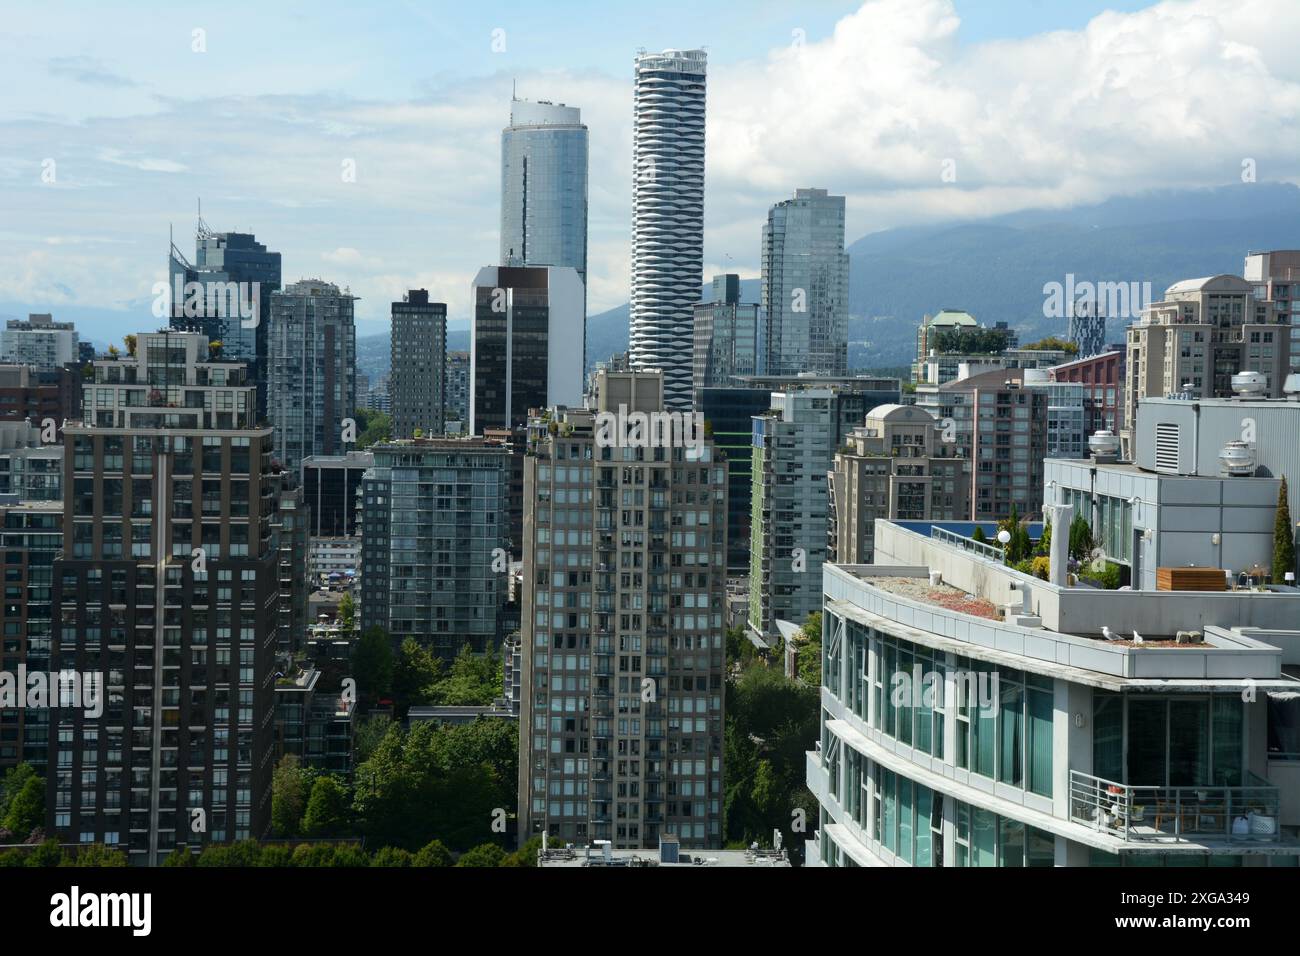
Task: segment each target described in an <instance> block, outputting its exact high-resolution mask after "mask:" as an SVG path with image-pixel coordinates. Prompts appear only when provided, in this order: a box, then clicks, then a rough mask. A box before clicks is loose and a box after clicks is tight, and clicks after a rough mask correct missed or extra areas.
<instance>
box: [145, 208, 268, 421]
mask: <svg viewBox="0 0 1300 956" xmlns="http://www.w3.org/2000/svg"><path fill="white" fill-rule="evenodd" d="M167 266H168V278H169V280H170V282H171V288H170V289H169V290H168V292H169V297H170V300H171V327H172V328H173V329H178V330H189V331H194V332H202V333H203V334H204V335H206V336H207V337H208V340H209V341H211V342H220V343H221V357H222V358H223V359H225V360H226V361H234V362H243V363H244V364H245V365H246V366H248V377H249V381H250V382H253V383H254V384H256V385H257V409H258V415H259V416H260V418H262V419H264V418H265V417H266V411H267V405H266V394H267V393H266V386H267V375H266V362H267V353H268V348H269V346H268V340H267V331H268V319H269V317H270V306H271V293H273V292H275V291H276V290H277V289H279V288H280V253H278V252H271V251H270V250H269V249H267V247H266V245H265V244H264V243H260V242H258V241H257V237H256V236H254V235H253V234H251V233H243V232H213V231H212V230H211V229H210V228H209V227H208V224H207V223H206V222H204V221H203V219H202V217H200V218H199V221H198V225H197V227H196V229H195V235H194V262H193V263H191V262H190V261H189V260H188V259H187V258H186V257H185V254H184V253H182V252H181V251H180V250H179V249H178V248H177V247H176V244H175V243H172V244H171V249H170V254H169V256H168V262H167Z"/></svg>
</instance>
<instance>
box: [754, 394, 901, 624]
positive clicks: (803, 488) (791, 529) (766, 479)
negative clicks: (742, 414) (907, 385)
mask: <svg viewBox="0 0 1300 956" xmlns="http://www.w3.org/2000/svg"><path fill="white" fill-rule="evenodd" d="M743 381H744V382H745V384H747V385H750V386H751V387H752V386H755V385H760V384H761V385H765V386H767V387H770V388H771V389H772V392H773V393H772V398H771V403H770V407H769V410H765V411H764V412H762V413H761V414H756V415H755V416H754V419H753V434H752V439H751V442H752V449H751V469H752V471H751V474H752V478H753V480H752V482H751V485H750V495H749V497H750V522H749V624H750V629H751V633H752V634H754V635H756V636H760V637H762V638H763V639H764V640H767V641H769V642H770V641H771V640H772V639H774V638H775V637H776V635H777V634H778V632H779V627H778V624H777V622H778V621H789V622H791V623H792V624H796V625H802V624H803V623H804V621H805V620H806V619H807V617H808V615H809V614H811V613H813V612H814V611H816V610H817V600H818V599H817V587H818V585H817V580H818V576H819V575H820V574H821V570H820V569H821V564H822V561H824V560H825V559H826V544H827V534H828V524H829V521H830V512H831V502H830V499H829V498H828V490H827V487H828V486H827V478H828V474H829V472H830V471H831V468H832V466H833V463H834V455H835V451H836V449H837V448H839V447H840V446H841V445H843V443H844V441H845V437H846V436H847V435H848V434H849V433H850V432H851V431H852V430H853V429H854V428H857V427H859V426H860V425H861V424H862V422H863V420H864V419H865V417H866V415H867V413H868V412H869V411H870V410H871V409H873V408H876V407H877V406H880V405H888V404H895V403H897V402H898V400H899V383H898V380H897V379H880V378H867V377H844V378H832V377H818V376H792V377H790V378H787V379H784V380H783V379H781V378H779V377H772V376H756V377H754V378H749V379H744V380H743Z"/></svg>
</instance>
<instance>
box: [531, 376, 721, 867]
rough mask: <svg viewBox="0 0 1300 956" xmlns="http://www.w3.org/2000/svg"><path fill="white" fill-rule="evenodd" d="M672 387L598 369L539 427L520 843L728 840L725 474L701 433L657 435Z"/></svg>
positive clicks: (697, 844)
mask: <svg viewBox="0 0 1300 956" xmlns="http://www.w3.org/2000/svg"><path fill="white" fill-rule="evenodd" d="M662 382H663V380H662V377H661V376H660V375H659V374H657V373H645V372H612V371H607V370H602V371H600V372H598V373H597V375H596V381H595V394H594V399H593V405H592V406H591V407H590V408H584V409H576V408H554V409H550V410H549V411H548V412H546V413H545V414H544V415H541V416H539V417H538V418H536V419H534V420H533V422H531V423H530V426H529V451H530V453H529V455H528V456H527V458H526V459H525V461H524V486H525V495H524V500H525V502H526V514H525V519H524V569H525V575H526V576H527V581H526V583H525V587H524V596H523V601H524V605H523V611H522V635H521V643H522V656H523V659H522V668H523V679H522V680H521V682H520V684H521V688H520V692H521V696H522V699H521V701H520V709H519V720H520V727H519V821H520V836H521V838H527V836H529V835H531V834H535V833H546V834H548V835H549V838H550V839H552V840H555V841H566V842H578V843H586V842H588V841H590V840H609V841H611V843H612V845H613V846H614V847H616V848H634V847H657V846H658V843H659V839H660V837H665V836H675V837H677V838H678V840H679V841H680V844H681V846H682V847H683V848H688V847H689V848H716V847H718V846H720V844H721V842H722V796H723V795H722V770H723V767H722V761H723V749H722V724H723V681H724V676H725V674H724V655H725V650H724V643H725V642H724V637H725V623H724V615H723V612H724V596H725V570H726V569H725V554H726V540H725V538H726V520H727V518H726V514H727V500H726V499H727V474H726V465H725V464H724V463H722V462H719V461H716V460H715V458H714V452H713V446H712V442H710V441H709V440H707V439H705V438H704V436H703V434H702V431H701V430H696V429H695V422H694V419H693V418H691V417H689V416H688V417H687V418H686V421H684V422H683V421H682V420H680V419H678V420H677V427H676V428H673V427H668V428H656V427H655V426H654V425H653V424H651V422H653V421H656V420H657V421H659V422H660V423H661V424H662V423H665V422H667V423H669V424H671V420H669V419H664V418H662V416H663V415H664V414H665V413H664V401H663V384H662ZM620 414H621V415H622V421H624V422H627V423H629V424H628V427H627V428H623V427H622V426H620V425H618V424H617V423H618V421H619V420H620V418H619V416H620ZM642 414H644V415H647V416H651V415H658V416H661V417H660V418H658V419H650V420H648V421H647V422H645V423H642V424H641V426H640V427H639V429H638V426H637V425H636V424H633V423H634V422H636V419H637V418H638V417H639V416H640V415H642ZM651 434H657V435H659V436H660V437H663V438H665V440H663V441H658V440H656V441H655V442H654V444H652V445H649V447H647V444H648V443H647V442H646V441H644V440H643V439H645V438H646V437H648V435H651ZM672 436H676V437H672Z"/></svg>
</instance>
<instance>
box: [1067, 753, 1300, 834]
mask: <svg viewBox="0 0 1300 956" xmlns="http://www.w3.org/2000/svg"><path fill="white" fill-rule="evenodd" d="M1247 780H1248V784H1247V785H1246V786H1242V787H1210V786H1203V787H1198V786H1191V787H1162V786H1128V785H1126V784H1122V783H1116V782H1114V781H1113V780H1106V779H1104V778H1102V777H1094V776H1093V775H1092V774H1087V773H1080V772H1079V771H1077V770H1071V771H1070V818H1071V819H1072V820H1073V821H1074V822H1075V823H1081V824H1083V825H1084V826H1087V827H1089V828H1091V829H1094V830H1097V831H1098V832H1100V833H1106V834H1109V835H1111V836H1114V837H1118V838H1119V839H1121V840H1125V841H1127V842H1135V843H1143V842H1146V843H1238V844H1241V843H1245V844H1249V843H1278V842H1280V841H1281V839H1282V834H1281V828H1280V826H1279V825H1278V804H1279V795H1278V788H1277V787H1274V786H1271V785H1269V783H1268V782H1267V781H1265V780H1263V779H1261V778H1260V777H1257V776H1255V775H1254V774H1248V775H1247Z"/></svg>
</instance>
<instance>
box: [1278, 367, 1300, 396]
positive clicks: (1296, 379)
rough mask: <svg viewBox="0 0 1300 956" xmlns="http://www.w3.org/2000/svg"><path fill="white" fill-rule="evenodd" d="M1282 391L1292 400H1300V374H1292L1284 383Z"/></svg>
mask: <svg viewBox="0 0 1300 956" xmlns="http://www.w3.org/2000/svg"><path fill="white" fill-rule="evenodd" d="M1282 391H1283V392H1285V393H1286V395H1287V396H1288V397H1289V398H1291V399H1292V400H1294V399H1296V398H1300V373H1296V372H1292V373H1291V374H1290V375H1288V376H1287V377H1286V381H1285V382H1283V383H1282Z"/></svg>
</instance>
